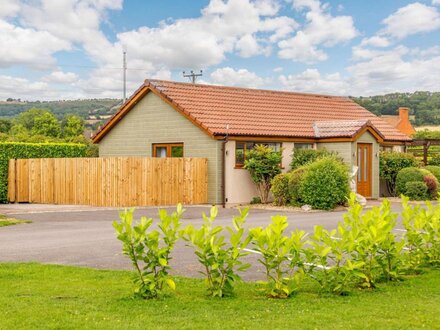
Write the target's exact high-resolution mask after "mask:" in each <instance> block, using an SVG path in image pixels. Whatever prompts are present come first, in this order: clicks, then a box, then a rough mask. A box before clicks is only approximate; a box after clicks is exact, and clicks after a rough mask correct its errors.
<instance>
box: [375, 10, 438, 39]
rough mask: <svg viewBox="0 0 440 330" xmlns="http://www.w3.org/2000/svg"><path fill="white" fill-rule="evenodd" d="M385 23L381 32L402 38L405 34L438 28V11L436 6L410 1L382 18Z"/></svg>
mask: <svg viewBox="0 0 440 330" xmlns="http://www.w3.org/2000/svg"><path fill="white" fill-rule="evenodd" d="M383 23H384V24H386V27H385V29H384V30H383V31H382V32H381V33H382V34H385V35H389V36H391V37H395V38H397V39H402V38H405V37H407V36H410V35H413V34H417V33H421V32H431V31H434V30H437V29H438V28H440V13H439V12H438V10H437V8H435V7H430V6H427V5H424V4H422V3H420V2H415V3H411V4H409V5H407V6H405V7H402V8H399V9H398V10H397V11H396V12H395V13H393V14H391V15H390V16H388V17H387V18H386V19H384V20H383Z"/></svg>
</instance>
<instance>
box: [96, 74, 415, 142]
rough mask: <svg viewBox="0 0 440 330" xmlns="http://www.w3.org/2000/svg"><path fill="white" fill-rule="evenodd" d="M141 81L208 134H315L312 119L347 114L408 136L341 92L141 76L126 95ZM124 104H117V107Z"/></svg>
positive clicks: (383, 131) (389, 137)
mask: <svg viewBox="0 0 440 330" xmlns="http://www.w3.org/2000/svg"><path fill="white" fill-rule="evenodd" d="M145 87H146V88H150V89H152V90H153V91H154V92H155V93H158V94H159V95H160V96H161V97H163V98H165V99H166V100H167V101H169V102H170V103H171V104H173V105H174V106H176V107H177V108H178V109H179V110H181V111H182V112H183V113H184V114H185V115H186V116H187V117H189V118H190V119H191V120H193V121H194V122H195V123H196V124H198V125H199V126H200V127H202V128H203V129H205V130H207V131H208V132H209V133H210V134H212V135H225V134H229V135H235V136H264V137H298V138H318V137H317V136H315V132H314V128H313V125H314V124H315V122H319V121H347V120H351V121H363V122H364V123H365V122H366V121H369V122H370V123H371V125H372V126H374V128H375V130H376V131H378V132H379V133H380V135H381V136H383V137H384V140H385V141H410V140H411V139H410V138H409V137H408V136H406V135H404V134H402V133H400V132H399V131H398V130H397V129H395V128H394V127H392V126H391V125H390V124H388V123H387V122H385V121H384V120H382V119H381V118H379V117H377V116H376V115H374V114H373V113H371V112H369V111H368V110H366V109H365V108H363V107H361V106H360V105H358V104H357V103H355V102H353V101H352V100H350V99H349V98H347V97H340V96H328V95H318V94H305V93H294V92H281V91H271V90H258V89H248V88H236V87H224V86H214V85H205V84H190V83H181V82H171V81H163V80H146V81H145V84H144V85H143V86H142V87H141V88H139V89H138V91H137V92H135V94H134V95H133V96H132V97H131V98H130V99H133V98H135V97H136V95H137V94H138V93H141V91H142V90H143V89H145ZM130 99H129V100H128V101H127V102H126V103H125V104H129V103H130ZM128 110H129V109H125V105H123V106H122V107H121V110H120V111H121V112H122V111H128ZM117 116H118V114H116V115H115V118H116V119H118V118H117ZM118 120H119V119H118ZM115 121H116V120H115ZM114 124H115V123H112V120H110V121H109V122H108V123H107V124H106V125H105V126H104V127H103V128H102V129H101V131H100V132H98V133H97V134H96V135H95V138H94V141H95V142H98V141H99V140H100V139H101V138H102V137H103V136H104V135H105V134H106V131H105V129H110V128H111V127H112V125H114ZM106 126H109V127H108V128H106ZM227 126H228V127H229V129H226V127H227ZM335 136H338V135H337V134H336V135H335ZM339 136H340V135H339ZM329 137H330V136H329Z"/></svg>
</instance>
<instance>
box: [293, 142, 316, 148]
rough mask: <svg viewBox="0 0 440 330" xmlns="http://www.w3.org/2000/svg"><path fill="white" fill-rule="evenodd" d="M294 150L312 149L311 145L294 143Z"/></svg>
mask: <svg viewBox="0 0 440 330" xmlns="http://www.w3.org/2000/svg"><path fill="white" fill-rule="evenodd" d="M293 148H294V149H313V143H295V144H294V145H293Z"/></svg>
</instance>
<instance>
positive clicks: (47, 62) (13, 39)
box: [0, 20, 71, 69]
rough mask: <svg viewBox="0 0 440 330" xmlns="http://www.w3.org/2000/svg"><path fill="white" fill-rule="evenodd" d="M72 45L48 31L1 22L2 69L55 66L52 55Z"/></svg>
mask: <svg viewBox="0 0 440 330" xmlns="http://www.w3.org/2000/svg"><path fill="white" fill-rule="evenodd" d="M70 48H71V47H70V44H69V43H68V42H66V41H65V40H62V39H60V38H57V37H56V36H54V35H52V34H50V33H49V32H47V31H38V30H35V29H32V28H22V27H18V26H14V25H12V24H10V23H8V22H6V21H3V20H0V67H9V66H13V65H16V64H26V65H29V66H31V67H34V68H38V69H43V68H48V67H50V66H52V65H54V63H55V60H54V58H53V57H52V54H53V53H55V52H58V51H61V50H69V49H70Z"/></svg>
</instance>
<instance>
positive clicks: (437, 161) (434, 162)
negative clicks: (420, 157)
mask: <svg viewBox="0 0 440 330" xmlns="http://www.w3.org/2000/svg"><path fill="white" fill-rule="evenodd" d="M428 164H429V165H431V166H440V155H438V154H437V155H434V156H432V157H431V159H430V160H429V161H428Z"/></svg>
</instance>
